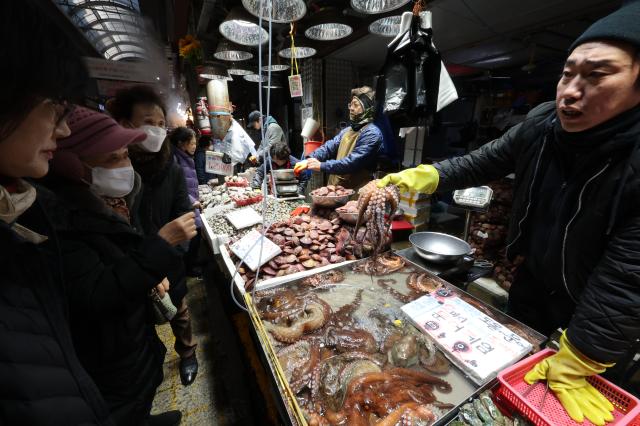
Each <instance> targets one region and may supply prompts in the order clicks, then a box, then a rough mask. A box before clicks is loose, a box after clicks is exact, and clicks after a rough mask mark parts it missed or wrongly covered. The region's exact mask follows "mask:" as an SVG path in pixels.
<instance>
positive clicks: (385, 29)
mask: <svg viewBox="0 0 640 426" xmlns="http://www.w3.org/2000/svg"><path fill="white" fill-rule="evenodd" d="M401 20H402V16H400V15H397V16H387V17H384V18H380V19H378V20H377V21H373V22H372V23H371V25H369V32H370V33H371V34H377V35H380V36H384V37H395V36H396V35H397V34H398V33H399V32H400V21H401Z"/></svg>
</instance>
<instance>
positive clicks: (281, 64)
mask: <svg viewBox="0 0 640 426" xmlns="http://www.w3.org/2000/svg"><path fill="white" fill-rule="evenodd" d="M288 69H289V64H288V63H287V62H286V61H285V60H283V59H282V56H279V55H274V56H272V57H271V72H278V71H286V70H288ZM262 71H265V72H268V71H269V56H268V55H264V57H263V58H262Z"/></svg>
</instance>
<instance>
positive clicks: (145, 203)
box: [131, 150, 193, 306]
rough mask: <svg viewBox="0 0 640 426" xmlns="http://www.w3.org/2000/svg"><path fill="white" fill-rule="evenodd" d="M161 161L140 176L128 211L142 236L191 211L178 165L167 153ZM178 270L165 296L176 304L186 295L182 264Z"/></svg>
mask: <svg viewBox="0 0 640 426" xmlns="http://www.w3.org/2000/svg"><path fill="white" fill-rule="evenodd" d="M169 152H171V151H170V150H169ZM163 161H165V162H164V164H160V165H158V167H159V169H158V170H154V171H155V173H147V174H146V175H144V174H142V175H141V176H142V191H141V193H140V196H139V197H137V199H136V201H135V203H134V206H133V208H132V212H131V216H132V221H133V224H134V226H135V227H136V228H138V229H140V230H141V231H142V232H143V233H144V234H145V235H150V236H151V235H157V233H158V231H159V230H160V228H162V227H163V226H164V225H166V224H167V223H169V222H171V221H172V220H174V219H177V218H178V217H180V216H182V215H183V214H185V213H188V212H190V211H193V206H192V204H191V202H190V201H189V195H188V193H187V184H186V181H185V177H184V173H183V171H182V167H180V166H179V165H178V164H176V163H175V162H174V161H173V158H172V157H171V156H169V157H167V158H166V159H163ZM134 167H135V163H134ZM188 246H189V244H188V243H187V244H184V246H183V247H181V248H179V249H180V250H181V251H182V253H183V254H185V253H186V252H187V249H188ZM180 272H181V273H179V274H178V273H176V274H175V275H174V276H175V277H176V278H175V279H176V281H171V280H169V281H171V287H170V290H169V295H170V296H171V300H172V301H173V303H174V304H175V305H176V306H177V305H178V304H179V303H180V302H181V301H182V299H183V298H184V296H185V295H186V294H187V284H186V275H185V273H184V267H181V268H180Z"/></svg>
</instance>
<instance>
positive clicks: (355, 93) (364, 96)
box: [351, 86, 376, 111]
mask: <svg viewBox="0 0 640 426" xmlns="http://www.w3.org/2000/svg"><path fill="white" fill-rule="evenodd" d="M375 94H376V93H375V92H374V91H373V89H372V88H371V87H369V86H362V87H358V88H357V89H353V90H351V97H352V98H354V97H355V98H357V99H358V100H359V101H360V103H361V104H362V108H363V109H364V110H365V111H366V110H368V109H369V108H373V106H374V102H375Z"/></svg>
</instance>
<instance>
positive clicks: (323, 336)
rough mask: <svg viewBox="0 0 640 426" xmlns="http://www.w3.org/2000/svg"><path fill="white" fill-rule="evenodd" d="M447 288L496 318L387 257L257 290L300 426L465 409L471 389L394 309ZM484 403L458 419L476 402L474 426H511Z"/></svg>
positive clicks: (393, 421) (402, 421) (412, 418)
mask: <svg viewBox="0 0 640 426" xmlns="http://www.w3.org/2000/svg"><path fill="white" fill-rule="evenodd" d="M303 223H307V222H305V221H304V219H303ZM444 287H446V288H444ZM445 290H446V292H448V293H449V294H455V295H457V296H459V297H460V298H462V299H463V300H465V301H467V302H469V303H474V304H476V305H477V307H478V308H479V309H480V308H482V311H483V312H485V313H486V314H487V315H489V316H491V317H493V318H494V319H495V318H496V313H495V312H493V311H492V310H491V309H489V308H486V307H485V306H483V305H480V304H479V302H477V301H476V300H475V299H473V298H472V297H471V296H469V295H466V294H465V293H463V292H462V291H460V290H459V289H456V288H455V287H453V286H451V285H448V284H446V283H445V282H444V281H442V280H440V279H439V278H437V277H435V276H433V275H431V274H429V273H428V272H425V271H424V270H422V269H420V268H419V267H417V266H415V265H413V264H411V263H409V262H407V261H406V260H405V259H404V258H402V257H400V256H397V255H395V254H393V253H390V252H386V253H382V254H380V255H378V256H377V257H376V258H367V259H363V260H360V261H359V262H355V263H353V264H350V265H345V266H342V267H339V268H336V269H332V270H330V271H327V272H323V273H320V274H316V275H313V276H309V277H306V278H303V279H298V280H295V281H292V282H290V283H286V284H283V285H281V286H278V287H273V288H270V289H268V290H258V291H256V292H255V293H254V297H255V298H254V306H255V308H256V311H257V313H258V316H259V317H260V320H261V322H262V324H263V326H264V330H265V331H266V333H267V336H265V337H266V338H268V339H269V341H270V343H271V347H272V348H273V350H274V352H275V355H276V357H277V360H278V364H279V367H280V370H281V373H282V374H283V376H284V378H285V379H286V381H287V382H288V384H289V388H290V389H291V391H292V392H293V394H294V395H295V397H296V400H297V403H298V405H299V407H300V408H301V410H302V413H303V414H304V417H305V419H306V422H307V424H309V425H324V426H329V425H373V424H382V425H398V424H399V425H409V424H411V425H429V424H432V423H433V422H435V421H437V420H438V419H439V418H441V417H442V416H444V415H445V414H446V413H447V412H448V411H449V410H451V409H453V408H454V407H455V406H458V405H460V404H463V403H464V402H465V401H466V400H467V399H468V398H469V397H470V396H471V395H472V394H473V393H474V392H475V391H476V390H477V388H478V386H477V385H476V384H474V383H473V382H472V381H471V380H470V379H468V377H465V374H464V373H463V372H462V371H461V370H459V369H458V368H457V367H455V366H453V365H452V364H451V363H450V361H449V360H448V358H447V357H446V356H445V355H444V353H443V352H441V351H440V350H439V349H438V348H437V347H436V345H435V343H434V342H433V341H432V340H431V339H430V338H429V337H428V336H426V335H424V334H422V333H421V332H420V331H419V330H418V329H417V328H415V327H414V326H413V324H412V323H411V322H410V320H409V319H408V318H407V317H406V316H405V314H404V313H403V311H402V310H401V307H402V306H403V305H404V304H405V303H408V302H411V301H413V300H415V299H417V298H419V297H420V296H422V295H424V294H426V293H432V292H442V291H445ZM500 318H501V319H503V320H505V322H504V323H505V325H507V326H508V327H510V328H512V329H513V330H517V329H518V328H520V330H519V332H521V333H524V334H527V333H529V332H528V331H527V330H526V327H524V326H522V325H518V324H513V323H509V322H508V321H507V320H510V319H509V318H507V317H500ZM511 321H513V320H511ZM501 322H502V321H501ZM516 332H518V331H516ZM531 332H532V333H535V332H533V331H531ZM543 339H544V337H543V336H533V335H531V334H530V333H529V339H527V340H529V341H530V342H531V343H532V344H534V345H539V344H540V342H541V341H542V340H543ZM482 398H485V399H486V395H484V396H483V397H482ZM482 398H481V399H480V400H479V401H481V402H478V403H475V405H477V407H476V406H475V405H474V403H472V404H471V406H466V411H465V413H467V411H469V408H470V407H473V408H474V410H476V411H475V412H476V413H478V410H480V406H479V405H478V404H480V403H482V404H483V407H485V409H486V410H484V411H481V412H480V413H479V414H474V416H475V417H478V418H479V419H483V420H482V421H483V423H481V424H483V425H484V424H494V425H501V424H510V423H507V422H508V419H506V420H505V421H504V423H501V422H502V420H500V418H499V414H500V412H499V411H498V410H497V408H496V407H495V406H487V404H488V402H489V401H488V400H483V399H482ZM485 411H486V412H487V413H488V416H491V418H492V420H491V421H487V420H486V419H488V418H489V417H487V415H485V414H486V413H485ZM465 415H466V414H465ZM474 416H471V415H468V416H466V417H465V418H466V419H467V420H468V419H475V417H474ZM465 421H466V420H465ZM472 421H473V420H472Z"/></svg>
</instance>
